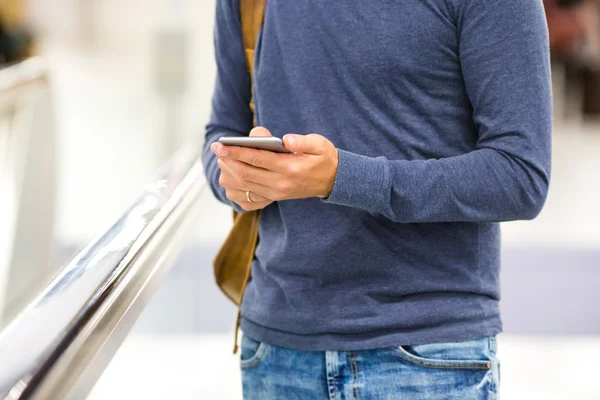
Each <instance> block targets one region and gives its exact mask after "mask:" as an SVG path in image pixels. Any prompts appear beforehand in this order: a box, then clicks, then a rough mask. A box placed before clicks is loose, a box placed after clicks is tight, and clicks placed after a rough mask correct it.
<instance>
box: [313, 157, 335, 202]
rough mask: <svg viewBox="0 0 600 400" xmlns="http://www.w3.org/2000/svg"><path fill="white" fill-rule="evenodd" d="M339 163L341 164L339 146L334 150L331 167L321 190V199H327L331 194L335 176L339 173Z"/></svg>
mask: <svg viewBox="0 0 600 400" xmlns="http://www.w3.org/2000/svg"><path fill="white" fill-rule="evenodd" d="M338 164H339V153H338V150H337V148H334V151H333V152H332V156H331V167H330V168H328V172H327V174H326V176H325V184H324V188H323V190H322V191H321V194H320V195H319V196H318V197H320V198H321V199H326V198H328V197H329V196H330V195H331V192H332V190H333V186H334V185H335V177H336V175H337V170H338Z"/></svg>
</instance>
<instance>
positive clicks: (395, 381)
mask: <svg viewBox="0 0 600 400" xmlns="http://www.w3.org/2000/svg"><path fill="white" fill-rule="evenodd" d="M241 368H242V386H243V392H244V399H250V400H270V399H278V400H279V399H285V400H292V399H330V400H342V399H406V400H413V399H414V400H417V399H418V400H420V399H424V400H437V399H444V400H446V399H460V400H471V399H496V398H497V396H498V395H497V393H498V384H499V364H498V360H497V359H496V339H495V338H494V337H489V338H484V339H479V340H473V341H467V342H459V343H442V344H426V345H419V346H398V347H393V348H388V349H377V350H363V351H298V350H291V349H286V348H281V347H276V346H271V345H268V344H266V343H259V342H257V341H255V340H253V339H251V338H249V337H248V336H246V335H244V337H243V339H242V346H241Z"/></svg>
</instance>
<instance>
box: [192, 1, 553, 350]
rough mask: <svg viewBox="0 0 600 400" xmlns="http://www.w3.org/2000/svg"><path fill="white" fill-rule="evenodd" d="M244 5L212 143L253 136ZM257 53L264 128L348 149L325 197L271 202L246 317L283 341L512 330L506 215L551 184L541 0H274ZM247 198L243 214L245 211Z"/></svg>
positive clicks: (385, 340) (411, 338) (516, 215)
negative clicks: (504, 251)
mask: <svg viewBox="0 0 600 400" xmlns="http://www.w3.org/2000/svg"><path fill="white" fill-rule="evenodd" d="M238 3H239V0H218V2H217V11H216V28H215V50H216V62H217V67H218V68H217V70H218V73H217V77H216V84H215V91H214V97H213V103H212V116H211V119H210V122H209V124H208V126H207V130H206V144H205V152H204V155H203V161H204V165H205V169H206V175H207V178H208V181H209V183H210V186H211V189H212V190H213V193H214V194H215V196H216V197H217V198H218V199H219V200H220V201H222V202H224V203H226V204H230V205H231V206H232V207H235V205H234V204H233V203H231V202H230V201H229V200H228V199H227V198H226V196H225V190H224V189H223V188H222V187H220V186H219V183H218V179H219V173H220V172H219V169H218V167H217V158H216V156H214V155H213V154H212V153H211V152H210V150H209V146H210V144H211V143H213V142H214V141H216V140H218V138H219V137H221V136H245V135H248V132H249V131H250V130H251V128H252V119H253V116H252V114H251V112H250V110H249V109H248V103H249V100H250V93H251V91H250V88H251V84H252V83H251V81H250V77H249V74H248V72H247V69H246V61H245V56H244V48H243V43H242V32H241V27H240V14H239V4H238ZM267 3H268V4H267V9H266V14H265V22H264V26H263V29H262V31H261V34H260V36H259V39H258V42H257V48H256V55H255V71H256V75H255V81H254V82H253V84H254V92H255V104H256V118H257V122H258V124H259V125H261V126H264V127H266V128H267V129H269V130H270V131H271V132H272V134H273V135H274V136H278V137H282V136H283V135H285V134H286V133H299V134H307V133H319V134H321V135H324V136H325V137H327V138H328V139H329V140H331V141H332V142H333V144H334V145H335V146H336V147H337V148H338V151H339V166H338V170H337V174H336V179H335V184H334V187H333V191H332V193H331V195H330V196H329V198H328V199H326V200H321V199H317V198H311V199H302V200H289V201H280V202H276V203H273V204H271V205H270V206H268V207H267V208H266V209H264V210H263V212H262V215H261V220H260V228H259V235H260V242H259V246H258V248H257V251H256V259H255V260H254V262H253V265H252V280H251V281H250V283H249V285H248V287H247V289H246V294H245V296H244V301H243V305H242V329H243V330H244V332H245V333H246V334H248V335H250V336H251V337H253V338H254V339H257V340H261V341H265V342H267V343H271V344H274V345H279V346H283V347H291V348H297V349H312V350H360V349H368V348H377V347H386V346H393V345H410V344H423V343H432V342H444V341H459V340H467V339H474V338H478V337H483V336H489V335H494V334H496V333H498V332H500V331H501V319H500V315H499V308H498V302H499V298H500V293H499V279H498V275H499V267H500V257H499V253H500V230H499V224H498V222H501V221H509V220H518V219H532V218H534V217H535V216H536V215H537V214H538V213H539V212H540V210H541V208H542V206H543V204H544V201H545V198H546V194H547V191H548V185H549V176H550V150H551V149H550V146H551V129H552V126H551V125H552V123H551V121H552V115H551V114H552V112H551V87H550V65H549V64H550V63H549V51H548V31H547V26H546V22H545V18H544V10H543V6H542V2H541V0H530V1H523V0H503V1H497V0H477V1H470V0H419V1H413V0H410V1H376V2H366V1H363V0H347V1H343V2H323V1H316V0H297V1H287V0H270V1H268V2H267ZM238 209H239V208H238Z"/></svg>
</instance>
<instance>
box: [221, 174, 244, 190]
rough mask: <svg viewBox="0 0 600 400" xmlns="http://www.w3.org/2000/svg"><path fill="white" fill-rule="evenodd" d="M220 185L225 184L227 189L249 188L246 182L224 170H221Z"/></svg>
mask: <svg viewBox="0 0 600 400" xmlns="http://www.w3.org/2000/svg"><path fill="white" fill-rule="evenodd" d="M219 185H221V186H223V187H224V188H225V189H227V190H240V191H246V190H248V189H247V188H246V185H245V184H244V182H240V181H239V180H238V179H236V178H235V177H234V176H233V175H231V174H229V173H227V172H226V171H224V170H221V176H219Z"/></svg>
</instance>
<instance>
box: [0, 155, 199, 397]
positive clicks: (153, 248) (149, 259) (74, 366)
mask: <svg viewBox="0 0 600 400" xmlns="http://www.w3.org/2000/svg"><path fill="white" fill-rule="evenodd" d="M199 151H200V149H199V148H198V147H197V146H191V147H190V148H188V149H186V150H182V151H180V152H179V153H178V154H177V155H176V156H175V157H173V159H172V160H171V161H170V163H169V165H168V166H167V167H166V168H164V169H163V171H162V173H161V174H160V175H159V178H158V179H157V180H155V181H154V182H153V183H152V184H150V185H149V186H148V187H147V188H146V190H145V191H144V193H143V194H142V195H141V196H140V198H139V199H138V200H137V202H136V203H135V204H134V205H133V206H132V207H131V208H130V209H129V210H128V211H127V212H126V213H125V215H124V216H123V217H121V218H120V219H119V220H118V221H117V222H116V223H115V224H114V225H113V226H112V227H111V228H110V229H108V231H106V232H105V233H103V234H102V235H100V236H99V237H98V238H96V239H95V240H93V241H92V242H91V243H89V244H88V245H87V246H86V247H85V248H84V249H83V250H82V251H81V252H80V253H79V255H78V256H76V257H75V259H74V260H73V261H72V262H71V263H69V265H68V266H67V267H66V268H65V269H64V270H63V271H62V272H61V273H60V274H59V276H57V277H56V278H55V279H54V280H53V281H52V282H51V283H50V284H49V285H48V286H47V287H46V289H45V290H44V291H43V292H42V293H41V294H40V295H39V296H38V297H37V298H36V299H35V300H33V301H32V302H31V303H30V305H29V306H28V307H27V308H26V309H25V311H23V312H22V313H21V314H20V315H19V316H18V317H17V318H16V319H14V320H13V321H12V323H11V324H10V325H9V326H8V327H7V328H6V329H5V330H4V331H3V332H1V333H0V398H5V399H52V400H56V399H64V398H77V399H79V398H85V396H86V395H87V393H88V392H89V390H91V388H92V387H93V385H94V383H95V382H96V380H97V379H98V378H99V376H100V375H101V373H102V372H103V371H104V369H105V368H106V366H107V364H108V362H109V361H110V359H111V358H112V356H113V355H114V354H115V353H116V351H117V350H118V348H119V346H120V345H121V343H122V341H123V340H124V339H125V337H126V335H127V333H128V332H129V330H130V329H131V327H132V326H133V324H134V322H135V321H136V319H137V317H138V316H139V315H140V313H141V312H142V310H143V309H144V307H145V305H146V304H147V303H148V301H149V299H150V297H151V295H152V294H153V293H154V291H155V290H156V288H157V287H158V286H159V284H160V283H161V280H162V278H163V277H164V275H165V274H166V273H167V271H168V270H169V268H170V267H171V265H172V263H173V258H174V256H175V255H176V254H177V252H178V249H179V248H180V247H181V246H182V244H183V243H182V242H183V240H182V238H183V235H184V233H185V231H186V229H185V228H186V227H187V226H189V225H190V222H191V221H192V220H193V217H194V216H195V215H196V213H197V212H198V211H199V204H200V202H199V201H198V200H199V197H200V194H201V192H202V190H203V188H204V186H205V181H204V174H203V170H202V165H201V163H200V162H199V161H198V160H199Z"/></svg>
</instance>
